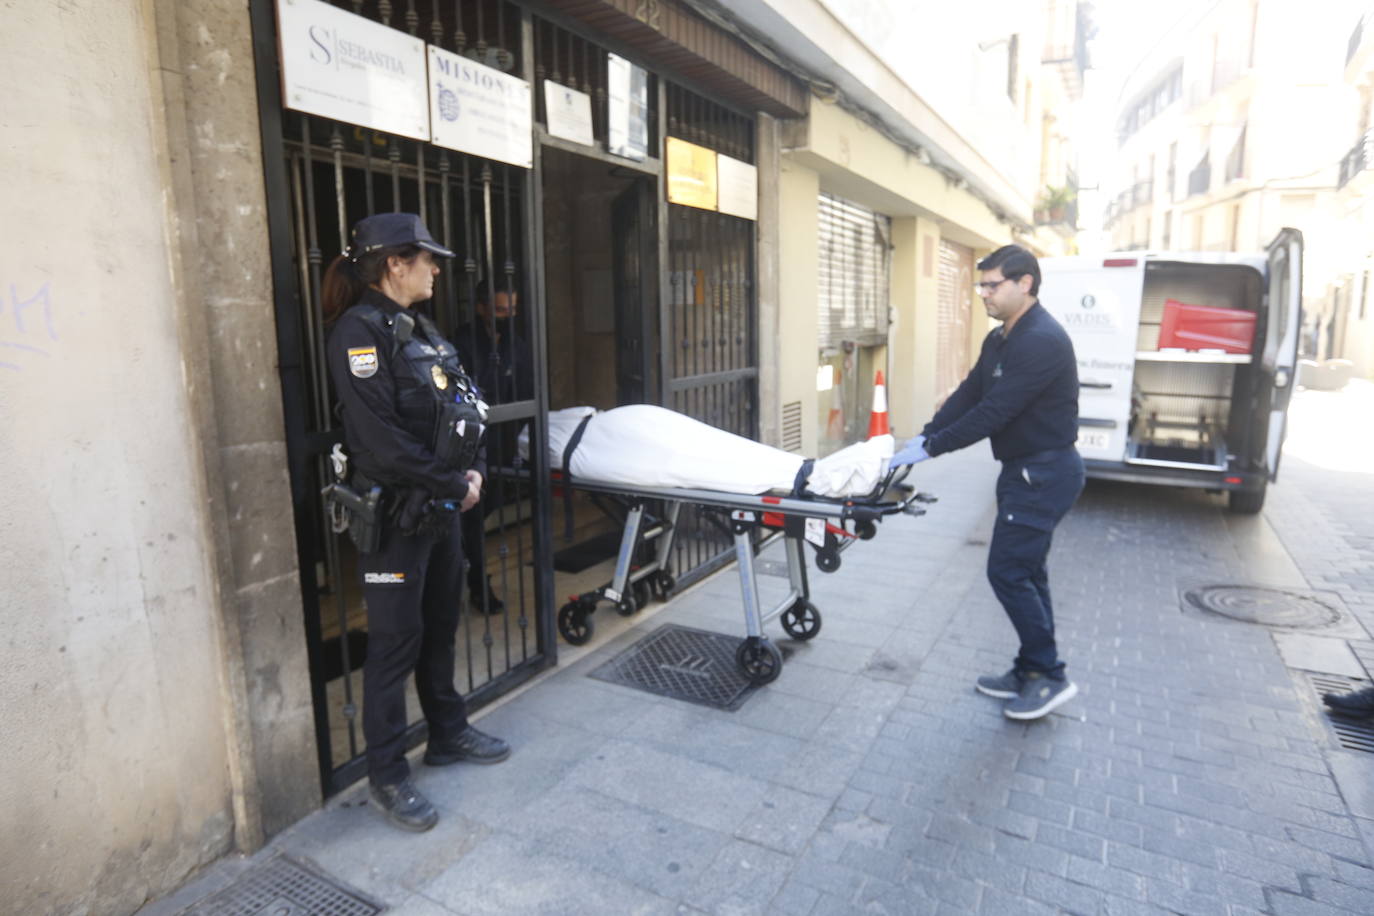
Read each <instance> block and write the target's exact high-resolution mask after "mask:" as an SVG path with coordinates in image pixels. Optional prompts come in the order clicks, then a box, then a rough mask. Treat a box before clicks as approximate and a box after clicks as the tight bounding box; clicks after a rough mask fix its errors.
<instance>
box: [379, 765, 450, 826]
mask: <svg viewBox="0 0 1374 916" xmlns="http://www.w3.org/2000/svg"><path fill="white" fill-rule="evenodd" d="M370 785H371V788H372V800H373V801H374V802H376V804H377V808H378V809H379V810H380V811H381V812H382V814H384V815H386V819H387V820H389V821H391V823H393V824H395V825H396V826H397V827H400V828H402V829H403V830H413V831H415V832H416V833H423V832H424V831H426V830H428V829H429V828H431V827H433V826H434V825H435V824H437V823H439V812H438V811H437V810H435V807H434V806H433V805H432V804H430V802H429V799H427V798H425V797H424V796H423V795H421V794H420V790H419V789H417V788H415V784H414V783H412V782H411V781H410V779H409V778H406V779H403V780H401V781H400V782H395V783H391V784H390V785H385V786H381V785H377V784H376V783H371V784H370Z"/></svg>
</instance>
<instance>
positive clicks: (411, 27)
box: [406, 0, 420, 36]
mask: <svg viewBox="0 0 1374 916" xmlns="http://www.w3.org/2000/svg"><path fill="white" fill-rule="evenodd" d="M406 31H407V32H409V33H410V34H412V35H416V36H418V35H419V34H420V16H419V14H418V13H416V12H415V0H406Z"/></svg>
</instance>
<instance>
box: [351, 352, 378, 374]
mask: <svg viewBox="0 0 1374 916" xmlns="http://www.w3.org/2000/svg"><path fill="white" fill-rule="evenodd" d="M348 371H349V372H352V373H353V374H354V376H356V377H357V378H372V376H374V375H376V374H377V348H376V347H350V348H349V350H348Z"/></svg>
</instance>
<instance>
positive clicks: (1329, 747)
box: [147, 384, 1374, 916]
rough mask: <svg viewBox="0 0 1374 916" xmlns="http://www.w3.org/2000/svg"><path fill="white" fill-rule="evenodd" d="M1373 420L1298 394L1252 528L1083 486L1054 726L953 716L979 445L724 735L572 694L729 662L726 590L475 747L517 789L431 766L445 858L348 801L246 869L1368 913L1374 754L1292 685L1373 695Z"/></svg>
mask: <svg viewBox="0 0 1374 916" xmlns="http://www.w3.org/2000/svg"><path fill="white" fill-rule="evenodd" d="M1371 391H1374V386H1369V385H1367V384H1356V385H1352V388H1351V389H1350V390H1348V391H1347V392H1343V393H1341V394H1327V393H1317V392H1310V393H1309V392H1303V393H1300V394H1299V396H1298V398H1297V400H1296V402H1295V406H1294V413H1293V418H1294V421H1293V427H1292V432H1291V434H1290V443H1291V445H1290V448H1289V450H1288V453H1287V456H1286V457H1285V461H1284V467H1283V474H1282V479H1281V482H1280V484H1279V485H1278V486H1276V487H1274V488H1271V490H1270V497H1269V505H1268V507H1267V509H1266V511H1265V513H1264V515H1263V516H1259V517H1250V518H1242V517H1236V516H1231V515H1229V514H1228V513H1226V512H1225V510H1224V509H1223V507H1222V506H1223V503H1222V501H1221V499H1220V498H1219V497H1216V496H1210V495H1208V494H1205V493H1201V492H1191V491H1182V490H1170V489H1162V488H1148V487H1130V486H1125V485H1103V484H1100V483H1091V484H1090V485H1089V487H1088V489H1087V491H1086V492H1085V494H1084V496H1083V498H1082V499H1081V501H1080V503H1079V505H1078V506H1077V508H1076V509H1075V510H1074V511H1073V512H1072V513H1071V514H1070V516H1069V517H1068V519H1067V520H1066V521H1065V523H1064V524H1063V525H1062V526H1061V528H1060V529H1059V533H1058V535H1057V539H1056V544H1055V548H1054V552H1053V555H1052V560H1051V582H1052V587H1053V589H1054V594H1055V599H1056V614H1057V617H1058V620H1059V629H1060V634H1061V642H1062V649H1063V652H1064V655H1065V656H1066V658H1067V659H1068V661H1069V673H1070V674H1071V676H1072V677H1073V678H1074V679H1075V680H1076V681H1077V682H1078V684H1079V686H1080V688H1081V693H1080V695H1079V697H1078V698H1077V699H1075V700H1074V701H1072V702H1070V703H1069V704H1067V705H1066V706H1064V707H1063V708H1061V709H1060V710H1059V711H1057V712H1056V713H1055V714H1054V715H1052V716H1050V717H1049V718H1048V719H1047V720H1044V721H1041V722H1034V723H1029V724H1023V723H1014V722H1011V721H1009V720H1007V719H1005V718H1004V717H1003V716H1002V715H1001V712H1000V707H999V703H998V701H995V700H991V699H989V698H987V697H983V696H981V695H979V694H976V693H975V692H974V691H973V690H972V682H973V680H974V678H975V677H976V676H977V675H979V674H983V673H989V672H1000V671H1002V670H1004V669H1005V667H1006V666H1007V664H1008V659H1009V657H1010V656H1011V655H1012V654H1013V653H1014V649H1015V645H1014V641H1013V638H1012V631H1011V628H1010V626H1009V624H1007V622H1006V620H1005V618H1004V617H1003V615H1002V612H1001V610H1000V608H999V607H998V606H997V604H996V602H995V600H994V599H993V597H992V594H991V591H990V589H989V588H988V586H987V584H986V582H985V580H984V578H983V562H984V559H985V554H986V539H987V536H988V533H989V531H990V528H991V493H992V480H993V477H994V476H995V465H994V463H993V462H992V460H991V458H990V456H989V455H988V454H987V452H986V450H985V449H983V448H982V447H980V448H976V449H973V450H970V453H968V454H961V455H955V456H950V457H945V458H941V459H940V460H939V461H935V462H931V463H929V464H927V465H922V466H921V468H920V471H921V484H922V487H923V488H927V489H930V490H932V491H935V492H937V493H938V494H939V495H940V498H941V501H940V502H939V503H938V504H937V505H936V506H934V507H932V509H931V512H930V514H929V515H927V516H926V517H924V518H921V519H910V518H901V519H895V520H888V521H887V522H885V523H884V524H883V526H882V528H883V530H882V531H881V532H880V535H879V537H877V538H876V539H875V540H873V541H871V542H865V543H863V544H860V545H858V546H857V547H856V549H854V550H852V551H850V552H848V553H846V554H845V555H844V562H843V566H842V568H841V569H840V570H839V571H838V572H837V573H835V574H833V575H828V576H827V575H820V574H813V575H812V580H811V581H812V586H813V592H814V595H815V602H816V604H817V605H818V606H819V607H820V608H821V610H822V612H823V614H824V625H823V629H822V632H821V633H820V634H819V636H818V637H817V638H816V639H815V640H814V641H811V642H807V643H796V642H793V641H790V640H782V639H781V636H782V634H781V632H780V630H779V628H778V627H777V625H776V624H772V625H770V627H769V630H770V632H771V633H772V634H773V635H774V637H775V638H779V639H780V640H781V645H783V646H784V648H785V649H786V650H787V652H788V655H789V657H788V659H787V662H786V665H785V668H784V670H783V673H782V676H781V677H780V678H779V680H778V681H776V682H775V683H774V684H772V685H770V686H768V687H766V688H764V689H762V690H760V691H758V692H757V693H756V694H754V695H753V696H752V697H751V698H750V699H749V700H748V701H747V702H746V703H745V704H744V705H743V707H742V708H740V709H739V710H738V711H736V712H718V711H714V710H709V709H704V708H701V707H697V706H691V705H687V704H684V703H681V702H678V701H674V700H670V699H664V698H659V697H655V696H652V695H649V694H647V693H642V692H639V691H635V690H631V689H628V688H623V687H618V686H614V685H610V684H607V683H604V682H602V681H598V680H593V679H590V678H588V677H586V674H587V673H588V672H589V671H590V670H591V669H592V668H593V667H594V666H596V665H598V664H600V663H601V662H602V661H604V660H605V659H607V658H609V657H610V656H611V655H612V654H614V653H615V652H617V651H619V650H620V649H622V648H624V647H625V646H626V645H628V644H629V643H630V642H631V641H633V640H634V639H635V638H638V637H639V636H641V635H643V634H644V633H645V632H648V631H649V630H652V629H653V628H655V627H657V626H658V625H659V624H661V623H663V622H669V621H670V622H674V623H679V624H684V625H689V626H696V627H701V628H706V629H712V630H718V631H720V632H725V633H731V634H738V633H740V632H741V631H742V628H743V625H742V615H741V613H740V610H739V600H738V582H737V579H736V577H735V575H734V573H733V571H732V570H726V571H725V573H724V574H722V575H718V576H716V577H715V578H713V579H710V580H708V581H707V582H705V583H704V584H702V585H701V586H699V587H697V588H695V589H693V590H691V591H690V592H688V593H686V594H684V595H682V596H680V597H679V598H678V599H677V600H675V601H674V602H673V603H672V604H671V605H669V606H668V607H667V608H666V609H665V610H662V611H660V612H658V613H657V615H656V616H653V617H652V619H647V620H646V621H645V623H644V625H643V626H642V627H640V628H639V631H638V632H633V633H631V634H628V635H627V636H625V637H623V638H621V639H619V640H617V641H615V642H614V643H612V644H610V645H608V646H605V647H602V648H600V649H599V650H597V651H596V652H594V653H592V654H591V655H589V656H587V657H585V658H583V659H581V660H580V661H577V662H575V663H572V664H569V665H567V666H566V667H564V668H562V669H560V670H558V671H556V672H554V673H553V674H552V676H550V677H547V678H545V679H543V680H541V681H539V682H537V683H536V684H535V685H534V686H533V687H531V688H530V689H528V690H526V691H524V692H523V693H521V694H519V695H518V696H516V697H515V698H513V699H511V700H510V701H508V702H506V703H504V704H502V705H501V706H500V707H499V708H497V709H496V710H495V711H493V712H492V713H491V714H489V715H488V716H486V717H485V718H484V719H483V720H482V726H483V728H486V729H488V730H491V731H494V732H497V733H499V734H502V735H504V736H506V737H507V738H509V739H510V740H511V741H512V743H513V744H514V745H515V747H516V750H515V753H514V755H513V756H512V757H511V759H510V760H509V761H508V762H507V763H505V764H503V765H501V766H498V767H482V768H462V767H456V768H449V769H446V770H425V769H424V768H421V769H420V776H419V782H420V785H421V787H422V789H423V790H424V791H425V792H427V793H428V794H430V796H431V797H432V798H433V799H434V800H435V801H436V803H437V804H438V805H439V806H440V808H441V811H442V812H443V818H442V820H441V822H440V825H439V827H438V828H436V829H435V830H434V831H432V832H430V833H428V834H422V835H418V836H412V835H406V834H402V833H399V832H397V831H395V830H392V829H390V828H388V827H387V826H385V825H384V824H383V823H382V822H381V819H380V818H378V817H377V815H376V813H375V812H373V811H371V810H369V808H368V807H367V805H365V804H363V803H362V798H363V793H362V792H361V791H360V790H354V791H350V792H347V793H344V796H343V797H342V798H339V799H336V800H334V801H333V802H331V804H330V805H329V806H328V807H327V808H326V809H325V810H324V811H321V812H319V813H318V814H316V815H314V816H312V817H310V818H307V819H306V820H305V821H302V822H301V823H300V824H298V825H297V826H296V827H294V828H293V829H291V830H290V831H288V832H287V833H286V834H284V835H283V836H281V837H278V838H277V839H276V840H275V841H274V843H273V844H272V847H271V848H270V849H269V850H267V851H265V852H264V853H262V854H260V855H266V854H270V853H271V852H273V851H276V850H281V851H286V852H288V853H291V854H293V855H297V856H300V857H303V858H306V859H309V860H311V861H313V862H314V863H317V864H318V865H319V866H320V867H321V868H323V869H324V870H325V871H327V872H328V873H330V874H331V875H333V876H335V877H337V878H338V879H339V880H341V881H343V882H345V883H347V884H349V885H351V886H353V887H356V888H359V889H360V890H362V891H363V892H365V893H367V894H370V895H372V896H374V897H375V898H377V899H379V900H381V901H384V902H385V903H387V904H388V905H389V906H390V907H391V908H392V909H393V911H394V912H398V913H408V914H418V916H435V914H471V916H476V914H511V913H517V914H523V913H550V914H553V913H557V914H563V913H568V914H574V913H587V914H621V913H720V914H737V913H772V914H798V916H800V914H810V916H820V914H832V913H889V914H926V913H929V914H956V913H975V914H999V916H1000V914H1012V916H1021V914H1028V916H1034V914H1054V913H1072V914H1114V916H1115V914H1123V916H1124V914H1163V913H1180V914H1190V916H1192V914H1205V916H1210V914H1217V916H1253V914H1259V913H1264V914H1270V916H1315V914H1330V916H1338V914H1345V916H1348V914H1352V913H1360V914H1369V913H1374V867H1372V862H1371V849H1372V848H1374V830H1371V829H1370V827H1371V825H1374V754H1370V753H1362V752H1356V751H1349V750H1342V749H1340V748H1339V747H1338V746H1337V745H1336V743H1335V742H1334V740H1333V738H1332V735H1331V733H1330V732H1329V731H1328V729H1327V726H1326V724H1325V722H1324V718H1323V716H1322V714H1321V713H1320V711H1319V710H1318V708H1317V705H1316V702H1315V694H1314V693H1313V691H1312V690H1311V688H1310V687H1309V686H1308V685H1307V683H1306V681H1305V680H1304V677H1305V676H1304V675H1303V673H1302V672H1301V671H1298V670H1296V669H1298V668H1302V667H1308V668H1311V669H1314V670H1317V671H1331V672H1335V673H1342V672H1344V673H1345V674H1346V675H1347V676H1365V672H1364V671H1363V670H1362V669H1361V668H1360V667H1359V666H1360V662H1359V659H1360V658H1365V659H1371V658H1374V653H1371V652H1369V651H1367V650H1368V649H1369V648H1370V647H1371V646H1374V644H1371V643H1370V642H1369V640H1368V635H1367V634H1368V633H1370V632H1374V553H1372V552H1371V547H1372V546H1374V545H1371V533H1372V532H1371V526H1370V523H1369V521H1368V520H1369V518H1370V513H1371V511H1374V460H1370V459H1369V458H1368V457H1365V456H1368V455H1370V454H1371V449H1374V446H1371V447H1369V448H1367V447H1366V444H1367V443H1366V442H1365V441H1364V440H1362V439H1361V438H1360V437H1361V436H1367V432H1366V431H1364V430H1357V429H1355V427H1356V426H1357V425H1363V426H1366V427H1367V426H1368V418H1369V417H1371V416H1374V397H1371ZM1356 409H1360V410H1363V411H1364V412H1363V413H1362V414H1360V413H1353V412H1352V411H1355V410H1356ZM1353 417H1361V418H1362V419H1361V420H1360V421H1359V423H1358V424H1357V423H1353V422H1351V419H1352V418H1353ZM1360 449H1363V451H1359V450H1360ZM760 580H761V586H762V587H763V588H764V590H765V592H766V593H769V594H777V593H779V592H780V590H781V588H782V586H783V582H782V580H780V579H775V578H772V577H769V576H761V577H760ZM1202 584H1222V585H1226V584H1240V585H1247V584H1248V585H1270V586H1276V587H1280V588H1283V589H1287V590H1290V591H1294V592H1303V593H1308V592H1317V593H1320V594H1321V595H1323V596H1326V599H1327V600H1328V601H1329V602H1330V603H1332V604H1333V605H1335V606H1338V607H1341V608H1344V609H1345V610H1347V611H1348V612H1349V615H1350V617H1351V618H1352V619H1353V621H1354V622H1351V620H1347V621H1346V622H1345V623H1344V624H1343V625H1342V627H1341V628H1339V629H1338V630H1328V631H1317V632H1309V633H1282V632H1276V631H1273V630H1271V629H1266V628H1264V627H1261V626H1257V625H1254V624H1246V623H1240V622H1237V621H1235V620H1231V619H1227V618H1224V617H1220V616H1215V615H1209V614H1204V613H1201V612H1185V611H1184V610H1183V609H1182V605H1181V601H1180V591H1181V589H1184V588H1187V587H1191V586H1194V585H1202ZM1359 624H1363V629H1364V631H1365V632H1360V627H1359ZM1328 663H1329V664H1330V667H1323V666H1325V665H1327V664H1328ZM250 864H251V862H245V863H238V864H237V865H235V863H227V864H226V866H225V868H227V867H229V866H234V867H239V868H242V867H246V866H247V865H250ZM227 880H228V877H227V872H226V871H225V870H224V868H221V869H220V870H219V872H218V874H217V876H215V875H212V876H209V877H207V878H206V879H205V880H204V881H202V882H200V883H199V885H192V886H190V887H188V888H186V889H185V890H183V892H181V893H180V894H179V895H176V896H175V897H174V898H169V899H168V900H166V901H163V902H161V903H160V904H157V905H154V906H153V907H150V908H149V909H148V911H147V912H148V914H149V916H154V914H157V916H161V914H165V913H172V912H178V911H179V910H180V909H181V908H182V907H184V906H185V905H186V904H187V903H189V902H191V901H193V900H195V899H196V897H197V896H198V895H199V896H203V895H204V894H205V893H206V892H207V891H209V890H213V889H214V888H215V887H217V886H219V885H221V884H223V883H224V882H225V881H227Z"/></svg>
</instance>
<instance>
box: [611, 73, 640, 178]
mask: <svg viewBox="0 0 1374 916" xmlns="http://www.w3.org/2000/svg"><path fill="white" fill-rule="evenodd" d="M648 112H649V74H648V71H646V70H645V69H644V68H643V67H636V66H635V65H634V64H632V63H630V62H629V61H628V60H626V59H625V58H623V57H618V56H617V55H615V54H607V55H606V150H607V152H610V153H613V154H614V155H616V156H622V157H624V158H626V159H634V160H637V161H638V160H643V159H644V158H645V156H647V155H648V152H649V116H648Z"/></svg>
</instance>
